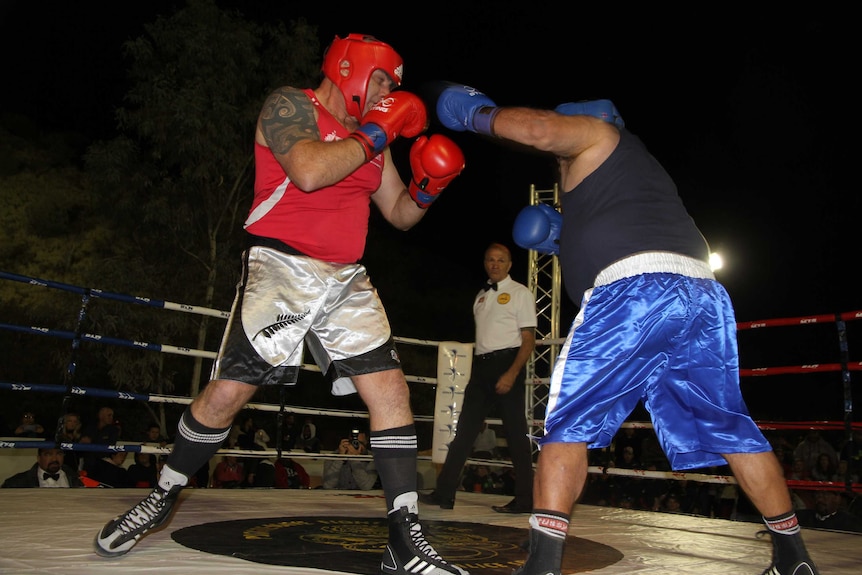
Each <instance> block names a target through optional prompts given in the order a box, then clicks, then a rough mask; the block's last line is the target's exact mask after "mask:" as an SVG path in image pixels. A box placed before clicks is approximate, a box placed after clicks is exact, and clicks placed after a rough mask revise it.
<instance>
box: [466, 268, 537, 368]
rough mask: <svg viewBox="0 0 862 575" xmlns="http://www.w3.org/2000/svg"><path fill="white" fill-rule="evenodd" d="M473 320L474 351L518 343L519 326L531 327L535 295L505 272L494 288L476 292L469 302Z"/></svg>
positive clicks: (480, 352) (519, 344) (506, 346)
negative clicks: (474, 330) (471, 306)
mask: <svg viewBox="0 0 862 575" xmlns="http://www.w3.org/2000/svg"><path fill="white" fill-rule="evenodd" d="M473 319H474V320H475V323H476V347H475V353H476V355H482V354H483V353H490V352H492V351H497V350H500V349H509V348H513V347H521V329H523V328H535V327H536V325H537V321H536V298H534V297H533V293H532V292H531V291H530V290H529V289H528V288H527V286H525V285H524V284H520V283H518V282H516V281H515V280H513V279H512V278H511V277H510V276H508V275H507V276H506V277H505V278H504V279H503V280H501V281H500V282H498V284H497V289H496V291H495V290H493V289H489V290H487V291H481V292H479V293H478V294H477V295H476V299H475V301H474V302H473Z"/></svg>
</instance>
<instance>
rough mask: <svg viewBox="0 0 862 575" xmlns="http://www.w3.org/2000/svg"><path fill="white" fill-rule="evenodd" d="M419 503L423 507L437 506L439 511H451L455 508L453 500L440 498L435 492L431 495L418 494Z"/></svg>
mask: <svg viewBox="0 0 862 575" xmlns="http://www.w3.org/2000/svg"><path fill="white" fill-rule="evenodd" d="M419 502H420V503H424V504H425V505H439V506H440V509H452V508H453V507H455V498H454V497H452V498H451V499H447V498H444V497H441V496H440V495H439V494H438V493H437V492H436V491H432V492H431V493H420V494H419Z"/></svg>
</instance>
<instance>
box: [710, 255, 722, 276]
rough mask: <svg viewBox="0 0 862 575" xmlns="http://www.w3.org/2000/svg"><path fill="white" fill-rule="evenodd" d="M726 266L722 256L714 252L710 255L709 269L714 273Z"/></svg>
mask: <svg viewBox="0 0 862 575" xmlns="http://www.w3.org/2000/svg"><path fill="white" fill-rule="evenodd" d="M723 266H724V260H722V259H721V254H717V253H715V252H712V253H711V254H709V267H710V268H712V271H716V270H720V269H721V268H722V267H723Z"/></svg>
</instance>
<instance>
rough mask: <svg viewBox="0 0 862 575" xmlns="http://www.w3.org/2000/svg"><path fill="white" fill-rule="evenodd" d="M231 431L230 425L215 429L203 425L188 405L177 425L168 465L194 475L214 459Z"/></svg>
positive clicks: (184, 473)
mask: <svg viewBox="0 0 862 575" xmlns="http://www.w3.org/2000/svg"><path fill="white" fill-rule="evenodd" d="M229 433H230V426H228V427H226V428H224V429H213V428H211V427H207V426H205V425H203V424H202V423H200V422H199V421H197V420H196V419H195V418H194V416H193V415H192V410H191V408H189V407H187V408H186V410H185V411H184V412H183V416H182V417H181V418H180V423H179V425H177V438H176V441H174V448H173V450H172V451H171V454H170V455H169V456H168V460H167V462H166V465H167V466H168V467H170V468H171V469H173V470H174V471H177V472H178V473H182V474H183V475H185V476H186V477H192V476H193V475H194V474H195V473H197V471H198V469H200V468H201V467H203V465H204V464H205V463H207V462H208V461H209V460H210V459H212V457H213V456H214V455H215V454H216V452H217V451H218V450H219V448H220V447H221V446H222V444H223V443H224V440H225V439H227V436H228V434H229Z"/></svg>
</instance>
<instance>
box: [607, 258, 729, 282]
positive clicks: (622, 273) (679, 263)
mask: <svg viewBox="0 0 862 575" xmlns="http://www.w3.org/2000/svg"><path fill="white" fill-rule="evenodd" d="M641 274H679V275H683V276H688V277H692V278H701V279H708V280H714V279H715V274H713V273H712V268H710V267H709V264H708V263H706V262H704V261H701V260H696V259H694V258H690V257H688V256H684V255H681V254H674V253H671V252H643V253H640V254H635V255H633V256H629V257H626V258H623V259H621V260H619V261H616V262H614V263H612V264H611V265H609V266H608V267H606V268H605V269H603V270H602V271H600V272H599V274H598V275H597V276H596V281H595V282H594V283H593V285H594V286H603V285H608V284H609V283H613V282H615V281H617V280H621V279H623V278H628V277H632V276H637V275H641Z"/></svg>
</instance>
